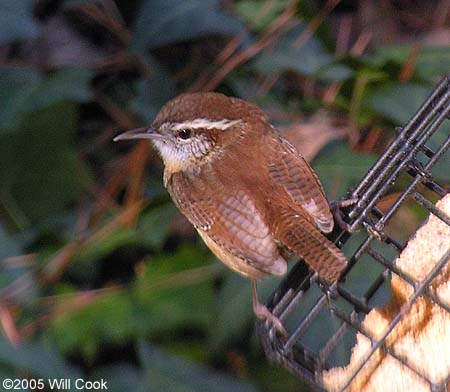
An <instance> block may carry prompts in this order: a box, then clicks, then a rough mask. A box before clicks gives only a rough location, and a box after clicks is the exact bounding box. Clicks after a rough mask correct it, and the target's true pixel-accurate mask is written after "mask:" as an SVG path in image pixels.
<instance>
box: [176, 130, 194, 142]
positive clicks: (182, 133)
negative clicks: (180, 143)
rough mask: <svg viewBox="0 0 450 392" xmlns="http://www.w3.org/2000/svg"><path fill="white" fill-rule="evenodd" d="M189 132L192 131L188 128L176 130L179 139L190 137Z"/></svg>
mask: <svg viewBox="0 0 450 392" xmlns="http://www.w3.org/2000/svg"><path fill="white" fill-rule="evenodd" d="M191 133H192V132H191V130H190V129H182V130H181V131H179V132H178V137H179V138H180V139H183V140H186V139H189V138H190V137H191Z"/></svg>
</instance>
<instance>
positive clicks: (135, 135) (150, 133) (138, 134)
mask: <svg viewBox="0 0 450 392" xmlns="http://www.w3.org/2000/svg"><path fill="white" fill-rule="evenodd" d="M160 137H161V134H159V133H158V132H157V130H156V128H155V127H152V126H150V127H148V128H137V129H133V130H131V131H128V132H124V133H121V134H120V135H117V136H116V137H115V138H114V139H113V140H114V141H115V142H117V141H118V140H131V139H158V138H160Z"/></svg>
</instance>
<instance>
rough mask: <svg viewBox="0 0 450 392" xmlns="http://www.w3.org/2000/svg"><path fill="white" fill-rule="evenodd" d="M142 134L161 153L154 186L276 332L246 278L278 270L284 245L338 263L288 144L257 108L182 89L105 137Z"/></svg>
mask: <svg viewBox="0 0 450 392" xmlns="http://www.w3.org/2000/svg"><path fill="white" fill-rule="evenodd" d="M124 139H150V140H151V141H152V142H153V144H154V146H155V147H156V148H157V150H158V151H159V153H160V154H161V157H162V159H163V161H164V166H165V170H164V185H165V187H166V188H167V189H168V191H169V193H170V195H171V197H172V199H173V201H174V202H175V204H176V205H177V206H178V208H179V209H180V210H181V212H182V213H183V214H184V215H185V216H186V217H187V219H189V221H190V222H191V223H192V224H193V225H194V227H195V228H196V230H197V232H198V233H199V234H200V237H202V239H203V241H204V242H205V243H206V245H207V246H208V247H209V248H210V249H211V250H212V252H213V253H214V254H215V255H216V256H217V257H218V258H219V259H220V260H221V261H222V262H223V263H225V264H226V265H227V266H228V267H229V268H231V269H233V270H234V271H236V272H238V273H240V274H242V275H244V276H246V277H248V278H250V279H251V282H252V293H253V310H254V313H255V315H256V316H257V317H258V318H260V319H268V320H269V322H271V323H272V324H273V325H274V326H275V327H276V328H277V329H278V330H279V331H281V332H283V331H284V328H283V326H282V324H281V322H280V321H279V320H278V318H276V317H275V316H274V315H273V314H272V313H271V312H270V311H269V310H268V309H267V308H266V307H265V306H264V305H262V304H261V303H259V301H258V297H257V292H256V280H258V279H261V278H264V277H266V276H270V275H284V274H285V273H286V271H287V262H286V259H285V258H284V257H283V255H284V254H285V251H289V252H293V253H295V254H296V255H298V256H299V257H301V258H303V259H304V260H305V261H306V262H307V263H308V264H309V265H310V266H311V268H312V269H313V270H314V271H316V272H317V273H318V275H319V276H320V277H321V278H322V279H324V280H326V281H328V282H334V281H336V280H337V279H338V278H339V276H340V274H341V272H342V270H343V269H344V268H345V267H346V265H347V260H346V258H345V256H344V255H343V254H342V252H341V251H340V250H339V249H338V248H337V247H336V246H335V245H334V244H333V243H332V242H330V241H329V240H328V239H327V238H326V237H325V236H324V235H323V234H322V233H321V231H322V232H325V233H328V232H330V231H331V230H332V229H333V223H334V222H333V216H332V214H331V212H330V207H329V205H328V202H327V199H326V197H325V195H324V191H323V189H322V186H321V184H320V182H319V180H318V178H317V176H316V175H315V173H314V172H313V170H312V169H311V167H310V166H309V165H308V163H307V162H306V161H305V160H304V159H303V157H302V156H301V155H300V154H299V153H298V152H297V150H296V149H295V148H294V147H293V146H292V145H291V144H290V143H289V142H287V141H286V140H285V139H283V137H282V136H281V135H280V134H279V133H278V132H277V131H276V130H275V129H274V128H273V127H272V126H271V125H270V123H269V118H268V116H267V114H266V113H264V112H263V111H262V110H261V109H259V108H258V107H257V106H255V105H253V104H251V103H249V102H246V101H244V100H241V99H238V98H230V97H227V96H225V95H222V94H218V93H193V94H183V95H180V96H178V97H176V98H174V99H173V100H171V101H169V102H168V103H167V104H166V105H165V106H164V107H163V108H162V109H161V111H160V112H159V114H158V115H157V117H156V119H155V121H154V122H153V124H152V125H150V126H149V127H147V128H140V129H136V130H133V131H129V132H125V133H123V134H121V135H119V136H117V137H116V138H115V139H114V140H124Z"/></svg>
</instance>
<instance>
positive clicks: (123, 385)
mask: <svg viewBox="0 0 450 392" xmlns="http://www.w3.org/2000/svg"><path fill="white" fill-rule="evenodd" d="M89 379H91V380H101V379H103V380H106V381H107V386H108V391H109V392H123V391H133V392H137V391H145V384H144V377H143V372H142V370H140V369H138V368H137V367H136V366H131V365H129V364H127V363H120V362H119V363H116V362H115V363H114V364H113V365H110V366H103V367H101V368H100V369H97V370H95V371H94V372H93V373H92V374H90V377H89Z"/></svg>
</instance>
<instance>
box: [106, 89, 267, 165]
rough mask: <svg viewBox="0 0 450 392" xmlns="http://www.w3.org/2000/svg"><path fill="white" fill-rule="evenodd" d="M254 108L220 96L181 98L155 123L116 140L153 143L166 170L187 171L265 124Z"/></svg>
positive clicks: (173, 100) (239, 100)
mask: <svg viewBox="0 0 450 392" xmlns="http://www.w3.org/2000/svg"><path fill="white" fill-rule="evenodd" d="M267 121H268V118H267V115H266V114H265V113H264V112H263V111H262V110H261V109H259V108H258V107H256V106H255V105H253V104H251V103H249V102H246V101H244V100H241V99H238V98H231V97H227V96H225V95H223V94H218V93H190V94H182V95H180V96H178V97H176V98H174V99H172V100H171V101H169V102H168V103H166V104H165V105H164V106H163V108H162V109H161V111H160V112H159V114H158V115H157V116H156V118H155V120H154V121H153V123H152V124H151V125H150V126H148V127H145V128H139V129H135V130H132V131H128V132H125V133H122V134H120V135H118V136H116V137H115V138H114V140H115V141H117V140H127V139H150V140H151V141H152V142H153V144H154V146H155V147H156V148H157V150H158V151H159V153H160V154H161V157H162V159H163V161H164V164H165V165H166V167H168V166H169V167H171V168H173V169H174V170H184V169H186V168H190V167H192V166H199V165H202V164H203V163H205V162H208V161H210V160H211V159H214V158H215V157H218V156H220V154H221V153H222V152H223V151H224V149H226V147H227V146H228V145H230V144H233V142H235V141H236V140H239V139H240V138H243V137H245V135H246V134H247V133H248V132H247V131H248V129H249V125H252V124H254V123H258V122H264V123H266V122H267Z"/></svg>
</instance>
